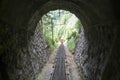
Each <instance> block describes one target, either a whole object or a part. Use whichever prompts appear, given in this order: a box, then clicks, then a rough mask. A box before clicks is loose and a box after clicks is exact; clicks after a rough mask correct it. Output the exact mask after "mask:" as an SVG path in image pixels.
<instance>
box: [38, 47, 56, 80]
mask: <svg viewBox="0 0 120 80" xmlns="http://www.w3.org/2000/svg"><path fill="white" fill-rule="evenodd" d="M57 50H58V48H56V49H55V50H54V51H53V53H52V54H51V55H50V58H49V60H48V62H47V63H46V65H45V66H44V68H43V69H42V71H41V73H40V74H39V75H38V77H37V79H36V80H50V77H51V73H53V70H54V68H53V65H55V63H54V60H55V57H56V53H57Z"/></svg>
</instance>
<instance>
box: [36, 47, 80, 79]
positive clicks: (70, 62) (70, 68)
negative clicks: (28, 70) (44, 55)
mask: <svg viewBox="0 0 120 80" xmlns="http://www.w3.org/2000/svg"><path fill="white" fill-rule="evenodd" d="M58 48H59V47H58ZM58 48H56V49H55V50H54V51H53V53H52V54H51V55H50V58H49V61H48V62H47V63H46V65H45V66H44V68H43V69H42V71H41V73H40V74H39V75H38V77H37V78H36V80H50V77H51V73H53V71H54V68H53V66H55V57H56V55H57V50H58ZM65 52H66V60H65V62H67V63H65V65H66V73H67V74H69V75H68V76H67V77H68V78H69V79H67V80H81V79H80V76H79V73H78V69H77V65H76V63H75V62H74V56H73V55H72V53H71V52H70V51H69V49H68V48H67V47H66V46H65Z"/></svg>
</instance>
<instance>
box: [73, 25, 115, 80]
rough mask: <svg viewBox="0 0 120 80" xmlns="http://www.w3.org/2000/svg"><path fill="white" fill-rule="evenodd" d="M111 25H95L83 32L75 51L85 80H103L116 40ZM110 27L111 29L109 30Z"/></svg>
mask: <svg viewBox="0 0 120 80" xmlns="http://www.w3.org/2000/svg"><path fill="white" fill-rule="evenodd" d="M110 26H112V24H111V25H107V24H106V25H102V24H101V25H95V26H93V27H90V28H87V29H86V31H85V30H83V28H82V31H81V34H80V37H79V41H78V44H77V46H76V50H75V58H76V63H77V64H78V67H79V71H80V75H81V77H82V78H83V79H85V80H101V75H102V74H103V70H104V68H105V66H106V63H107V62H108V59H110V55H111V53H112V52H111V51H112V48H113V45H114V41H115V39H116V37H115V33H116V29H115V28H113V27H110ZM108 27H109V29H108Z"/></svg>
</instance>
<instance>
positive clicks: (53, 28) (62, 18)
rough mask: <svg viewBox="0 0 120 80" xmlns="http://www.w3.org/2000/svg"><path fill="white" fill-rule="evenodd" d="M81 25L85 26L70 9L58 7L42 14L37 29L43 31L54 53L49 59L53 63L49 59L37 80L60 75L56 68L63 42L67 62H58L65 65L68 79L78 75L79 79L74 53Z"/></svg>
mask: <svg viewBox="0 0 120 80" xmlns="http://www.w3.org/2000/svg"><path fill="white" fill-rule="evenodd" d="M81 27H83V26H82V24H81V22H80V20H79V19H78V18H77V17H76V16H75V14H73V13H71V12H70V11H66V10H62V9H57V10H52V11H49V12H48V13H46V14H44V15H43V16H42V18H41V20H39V22H38V23H37V28H36V31H37V29H39V30H40V31H41V33H42V36H43V38H44V40H45V42H46V47H47V48H49V51H50V52H49V53H52V54H50V58H49V60H50V61H52V62H53V63H51V62H50V61H49V60H48V61H47V63H46V65H45V66H44V67H43V69H42V72H41V73H40V74H39V76H38V77H37V80H55V79H54V78H53V76H54V77H56V76H58V75H56V76H55V75H54V74H55V71H54V70H56V66H57V65H56V64H57V62H56V58H57V57H59V56H60V55H59V54H61V53H62V51H60V52H59V48H58V47H59V46H61V44H64V46H65V53H64V54H65V55H66V58H65V62H67V63H65V64H63V63H61V64H60V63H58V66H61V67H62V66H65V70H64V71H65V74H64V73H63V74H64V76H66V74H67V76H66V77H67V79H70V78H72V79H73V80H74V79H75V78H76V77H77V78H78V79H77V80H79V74H78V71H77V65H76V64H75V62H74V58H73V55H72V54H74V52H75V47H76V44H77V43H78V38H79V35H80V33H81ZM82 29H83V28H82ZM38 37H39V36H38ZM63 50H64V49H63ZM69 50H70V51H69ZM56 51H57V52H56ZM58 55H59V56H58ZM51 56H52V57H51ZM53 58H54V59H53ZM61 58H64V56H62V57H61ZM71 62H72V63H71ZM51 65H52V67H51ZM48 66H49V67H48ZM72 66H74V68H76V69H74V68H72ZM48 68H49V69H48ZM58 68H60V67H58ZM74 70H75V71H74ZM57 71H59V69H58V70H56V72H57ZM50 72H51V73H50ZM73 72H74V73H73ZM45 73H47V74H45ZM58 73H59V72H58ZM51 74H52V75H51ZM73 74H76V76H74V75H73ZM61 77H62V76H61ZM57 80H59V79H57Z"/></svg>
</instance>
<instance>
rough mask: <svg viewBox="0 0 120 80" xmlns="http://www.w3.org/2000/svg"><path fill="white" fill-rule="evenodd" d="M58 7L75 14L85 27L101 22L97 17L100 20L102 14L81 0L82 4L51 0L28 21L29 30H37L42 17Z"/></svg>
mask: <svg viewBox="0 0 120 80" xmlns="http://www.w3.org/2000/svg"><path fill="white" fill-rule="evenodd" d="M70 5H71V6H70ZM56 9H63V10H67V11H70V12H71V13H73V14H75V15H76V16H77V17H78V18H79V20H80V21H81V23H82V24H83V26H84V28H85V27H87V26H88V27H89V26H90V25H93V24H97V23H100V22H96V19H97V20H98V21H100V15H98V14H97V13H95V10H94V8H92V7H90V6H88V5H87V4H86V3H83V2H81V5H77V4H76V3H74V2H70V1H63V0H61V1H59V0H58V1H54V0H53V1H52V0H51V1H48V2H46V3H45V4H44V5H43V6H42V7H41V6H40V8H38V9H37V10H36V12H35V13H34V15H32V17H31V18H30V20H29V22H28V30H29V28H30V29H32V31H33V29H34V30H35V27H36V24H37V23H38V21H39V20H40V19H41V17H42V16H43V15H44V14H45V13H47V12H49V11H50V10H56ZM93 16H94V17H93ZM93 22H94V23H93ZM32 31H31V32H30V33H33V34H34V31H33V32H32Z"/></svg>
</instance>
